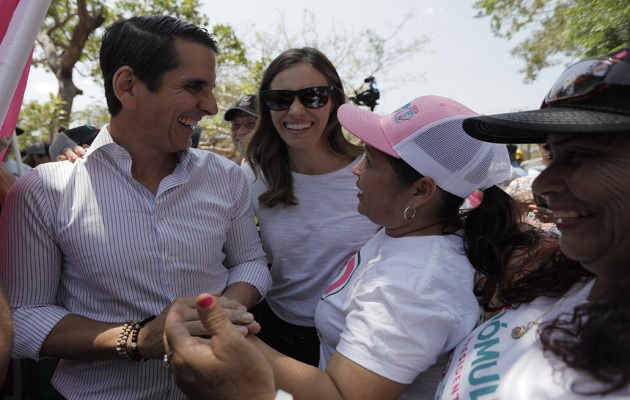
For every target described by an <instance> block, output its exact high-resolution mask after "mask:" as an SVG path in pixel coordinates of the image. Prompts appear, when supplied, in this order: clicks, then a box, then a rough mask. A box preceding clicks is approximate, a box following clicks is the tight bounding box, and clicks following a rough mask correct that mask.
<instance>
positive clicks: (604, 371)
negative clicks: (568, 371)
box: [540, 278, 630, 395]
mask: <svg viewBox="0 0 630 400" xmlns="http://www.w3.org/2000/svg"><path fill="white" fill-rule="evenodd" d="M625 281H626V282H625V285H624V284H621V285H619V287H617V288H612V289H611V288H608V290H607V292H606V299H602V300H599V299H595V300H592V301H591V302H589V303H585V304H582V305H579V306H577V307H576V308H575V309H574V311H573V313H572V314H563V315H561V316H559V317H558V318H556V319H555V320H553V321H551V322H550V323H548V324H545V325H543V326H542V327H541V329H540V342H541V344H542V347H543V350H544V351H547V352H551V353H552V354H554V355H555V356H557V357H558V358H559V359H560V360H562V361H563V362H564V363H565V364H566V365H567V366H568V367H569V368H573V369H575V370H577V371H582V372H586V373H588V374H590V375H591V376H593V377H594V378H596V379H597V380H599V381H600V382H601V383H603V387H602V389H601V390H599V391H593V392H589V393H580V394H585V395H595V394H604V395H605V394H608V393H611V392H614V391H616V390H618V389H621V388H623V387H625V386H627V385H628V384H630V329H629V328H630V284H628V283H629V282H628V281H630V279H628V278H626V279H625ZM571 390H573V392H575V393H579V392H578V391H577V389H576V388H575V385H573V387H572V388H571Z"/></svg>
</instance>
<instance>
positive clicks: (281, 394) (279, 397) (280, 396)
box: [274, 389, 293, 400]
mask: <svg viewBox="0 0 630 400" xmlns="http://www.w3.org/2000/svg"><path fill="white" fill-rule="evenodd" d="M274 400H293V396H291V394H290V393H287V392H285V391H284V390H280V389H278V391H277V392H276V397H275V399H274Z"/></svg>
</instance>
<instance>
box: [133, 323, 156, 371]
mask: <svg viewBox="0 0 630 400" xmlns="http://www.w3.org/2000/svg"><path fill="white" fill-rule="evenodd" d="M153 319H155V315H152V316H150V317H148V318H145V319H143V320H142V321H137V322H136V323H135V324H134V326H133V331H132V334H131V353H129V356H130V358H131V360H133V361H146V359H145V358H142V356H141V355H140V352H139V351H138V335H139V334H140V329H142V327H143V326H145V325H146V324H147V323H148V322H149V321H152V320H153Z"/></svg>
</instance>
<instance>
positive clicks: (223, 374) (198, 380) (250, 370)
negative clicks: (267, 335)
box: [164, 294, 275, 400]
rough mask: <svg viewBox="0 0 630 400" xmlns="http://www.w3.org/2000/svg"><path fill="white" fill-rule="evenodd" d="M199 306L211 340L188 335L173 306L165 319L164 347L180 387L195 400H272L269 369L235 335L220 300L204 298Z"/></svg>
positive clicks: (183, 312) (180, 307)
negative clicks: (210, 399)
mask: <svg viewBox="0 0 630 400" xmlns="http://www.w3.org/2000/svg"><path fill="white" fill-rule="evenodd" d="M196 306H197V310H198V312H199V317H200V319H201V321H202V323H203V325H204V327H205V328H206V331H207V332H208V334H209V335H210V336H211V339H206V338H201V337H195V336H192V335H191V334H190V331H189V329H188V328H187V326H186V309H185V307H183V305H181V304H179V303H175V304H173V305H172V306H171V308H170V310H169V311H168V314H167V316H166V324H165V328H164V347H165V348H166V351H167V354H168V361H169V363H170V367H171V369H172V371H173V379H174V381H175V383H176V384H177V386H179V387H180V388H181V389H182V390H183V391H184V392H185V393H186V394H187V395H188V396H189V397H190V398H191V399H208V398H212V399H224V400H236V399H252V400H253V399H258V400H263V399H264V400H270V399H273V398H274V397H275V384H274V377H273V372H272V370H271V366H270V365H269V363H267V361H266V360H265V358H264V357H263V355H262V354H261V353H260V352H259V351H258V350H257V349H256V348H255V347H254V346H252V345H251V344H250V343H248V342H247V341H246V339H245V338H244V337H243V336H242V335H241V334H240V333H239V332H237V330H236V329H235V328H234V325H232V324H231V323H230V321H229V320H228V316H227V314H226V312H225V311H224V309H223V307H221V304H220V302H219V300H217V299H216V298H215V297H213V296H212V295H210V294H202V295H200V296H198V297H197V299H196Z"/></svg>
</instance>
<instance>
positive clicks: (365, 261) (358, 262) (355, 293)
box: [315, 230, 479, 400]
mask: <svg viewBox="0 0 630 400" xmlns="http://www.w3.org/2000/svg"><path fill="white" fill-rule="evenodd" d="M473 279H474V270H473V267H472V266H471V265H470V262H469V261H468V259H467V257H466V255H465V253H464V249H463V240H462V238H461V237H460V236H457V235H447V236H418V237H403V238H392V237H389V236H387V235H386V234H385V231H384V230H381V231H379V232H378V233H377V234H376V235H375V236H374V237H373V238H372V239H370V241H369V242H367V243H366V244H365V246H363V248H362V249H361V250H360V251H359V252H358V253H357V254H356V255H355V256H354V257H352V258H351V259H350V260H349V261H348V262H347V263H346V265H345V267H344V268H343V269H342V270H341V271H339V273H338V275H337V277H336V278H335V280H334V281H333V282H332V283H331V284H330V285H329V287H328V289H326V291H325V292H324V294H323V295H322V298H321V301H320V302H319V305H318V306H317V311H316V314H315V322H316V325H317V330H318V334H319V336H320V341H321V346H320V364H319V367H320V369H325V368H326V365H327V362H328V360H329V359H330V357H331V356H332V354H333V353H334V352H335V351H338V352H339V353H340V354H342V355H343V356H345V357H347V358H349V359H350V360H352V361H354V362H356V363H357V364H359V365H361V366H363V367H365V368H367V369H368V370H370V371H372V372H374V373H376V374H378V375H381V376H383V377H385V378H388V379H391V380H393V381H395V382H400V383H404V384H409V386H408V387H407V389H406V390H405V392H404V393H403V395H402V396H401V397H400V398H401V399H414V400H418V399H432V398H433V396H434V394H435V389H436V387H437V384H438V382H439V379H440V376H441V373H442V370H443V367H444V364H445V362H446V360H447V359H448V355H447V354H448V352H449V351H450V350H451V349H453V348H454V347H455V346H456V345H457V343H459V342H460V341H461V340H462V339H463V338H464V337H466V335H467V334H468V333H469V332H470V331H471V330H472V329H473V328H474V326H475V323H476V321H477V318H478V316H479V306H478V303H477V300H476V298H475V296H474V295H473V292H472V287H473Z"/></svg>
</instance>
